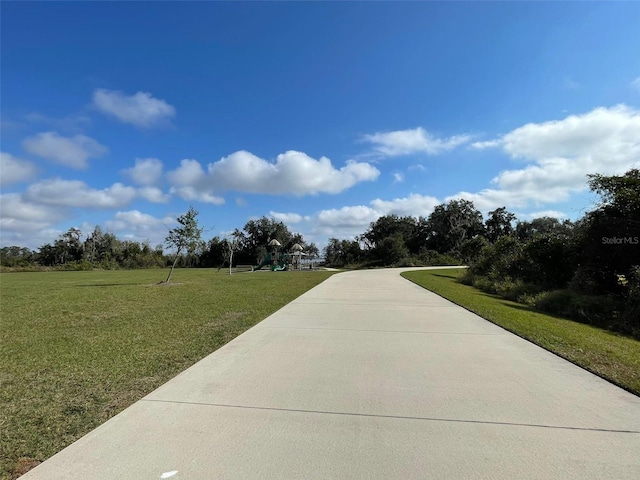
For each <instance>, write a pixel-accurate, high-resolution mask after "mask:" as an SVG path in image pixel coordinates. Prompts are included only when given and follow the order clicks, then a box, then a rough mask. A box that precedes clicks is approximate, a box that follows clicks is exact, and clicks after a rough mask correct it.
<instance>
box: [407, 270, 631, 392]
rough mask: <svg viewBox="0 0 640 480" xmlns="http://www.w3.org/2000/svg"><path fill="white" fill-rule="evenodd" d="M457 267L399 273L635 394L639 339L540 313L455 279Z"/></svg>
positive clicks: (457, 272)
mask: <svg viewBox="0 0 640 480" xmlns="http://www.w3.org/2000/svg"><path fill="white" fill-rule="evenodd" d="M461 273H462V270H461V269H460V270H458V269H451V270H423V271H414V272H405V273H403V274H402V275H403V276H404V277H405V278H407V279H408V280H411V281H412V282H414V283H417V284H418V285H420V286H422V287H424V288H426V289H428V290H431V291H432V292H434V293H436V294H438V295H440V296H442V297H444V298H446V299H448V300H451V301H452V302H454V303H456V304H458V305H460V306H462V307H464V308H466V309H468V310H471V311H472V312H474V313H476V314H478V315H479V316H481V317H482V318H485V319H487V320H489V321H490V322H493V323H495V324H496V325H499V326H501V327H503V328H505V329H506V330H509V331H510V332H513V333H515V334H516V335H518V336H520V337H523V338H525V339H527V340H529V341H531V342H533V343H535V344H536V345H540V346H541V347H543V348H545V349H547V350H549V351H551V352H553V353H555V354H557V355H559V356H561V357H563V358H566V359H567V360H569V361H571V362H573V363H575V364H576V365H579V366H581V367H583V368H585V369H587V370H589V371H590V372H593V373H595V374H596V375H599V376H600V377H602V378H604V379H606V380H609V381H610V382H612V383H615V384H616V385H619V386H621V387H622V388H624V389H626V390H629V391H630V392H632V393H635V394H636V395H640V341H638V340H635V339H633V338H630V337H625V336H622V335H619V334H616V333H612V332H609V331H607V330H602V329H600V328H595V327H591V326H589V325H584V324H582V323H577V322H574V321H571V320H567V319H564V318H559V317H554V316H550V315H545V314H543V313H540V312H537V311H535V310H533V309H531V308H529V307H527V306H525V305H521V304H519V303H516V302H511V301H509V300H505V299H503V298H501V297H498V296H496V295H490V294H487V293H484V292H482V291H480V290H477V289H475V288H473V287H470V286H467V285H463V284H461V283H458V282H457V281H456V279H457V277H458V276H459V275H460V274H461Z"/></svg>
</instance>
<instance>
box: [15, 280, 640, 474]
mask: <svg viewBox="0 0 640 480" xmlns="http://www.w3.org/2000/svg"><path fill="white" fill-rule="evenodd" d="M399 272H400V270H378V271H360V272H349V273H341V274H338V275H335V276H333V277H332V278H330V279H329V280H327V281H326V282H324V283H322V284H321V285H319V286H318V287H316V288H314V289H313V290H310V291H309V292H307V293H306V294H304V295H302V296H301V297H299V298H298V299H297V300H295V301H293V302H292V303H290V304H289V305H287V306H286V307H284V308H282V309H281V310H279V311H278V312H276V313H275V314H273V315H272V316H270V317H269V318H267V319H266V320H264V321H263V322H261V323H260V324H258V325H257V326H255V327H254V328H252V329H251V330H249V331H247V332H246V333H244V334H243V335H241V336H240V337H238V338H237V339H235V340H234V341H232V342H231V343H229V344H227V345H226V346H224V347H223V348H221V349H219V350H218V351H216V352H215V353H213V354H212V355H210V356H208V357H207V358H205V359H204V360H202V361H201V362H199V363H197V364H196V365H194V366H193V367H191V368H190V369H188V370H186V371H185V372H183V373H182V374H180V375H178V376H177V377H176V378H174V379H173V380H171V381H170V382H168V383H167V384H165V385H164V386H162V387H160V388H159V389H158V390H156V391H155V392H153V393H151V394H150V395H148V396H147V397H145V398H144V399H143V400H141V401H139V402H137V403H136V404H134V405H133V406H131V407H130V408H128V409H127V410H125V411H124V412H122V413H121V414H119V415H118V416H116V417H114V418H113V419H111V420H110V421H108V422H107V423H105V424H104V425H102V426H101V427H99V428H97V429H96V430H94V431H93V432H91V433H90V434H88V435H87V436H85V437H84V438H82V439H81V440H79V441H78V442H76V443H75V444H73V445H71V446H70V447H68V448H67V449H65V450H64V451H62V452H61V453H59V454H58V455H56V456H54V457H53V458H51V459H50V460H48V461H47V462H45V463H43V464H42V465H40V466H39V467H37V468H36V469H35V470H33V471H31V472H30V473H28V474H27V475H26V476H25V477H23V478H25V479H46V480H53V479H61V478H65V479H86V480H90V479H96V480H99V479H109V480H124V479H136V480H139V479H158V478H175V479H188V480H196V479H202V480H205V479H206V480H209V479H224V478H235V479H327V478H336V479H350V478H361V479H373V478H376V479H410V478H414V479H423V478H434V479H461V478H473V479H476V478H492V479H498V478H504V479H523V478H549V479H567V478H575V479H590V478H591V479H598V480H601V479H623V478H629V479H634V480H637V479H638V478H640V399H639V398H638V397H635V396H634V395H631V394H630V393H627V392H625V391H623V390H621V389H619V388H617V387H615V386H613V385H611V384H609V383H607V382H605V381H604V380H601V379H600V378H598V377H596V376H594V375H592V374H590V373H588V372H586V371H584V370H582V369H580V368H578V367H576V366H574V365H572V364H571V363H569V362H566V361H564V360H562V359H560V358H558V357H556V356H554V355H552V354H551V353H548V352H546V351H545V350H542V349H540V348H538V347H536V346H534V345H532V344H530V343H528V342H526V341H524V340H522V339H520V338H518V337H516V336H514V335H512V334H510V333H508V332H506V331H505V330H502V329H501V328H499V327H496V326H494V325H493V324H491V323H489V322H486V321H484V320H482V319H481V318H479V317H477V316H476V315H474V314H472V313H469V312H468V311H466V310H464V309H462V308H460V307H458V306H456V305H454V304H452V303H450V302H448V301H446V300H443V299H442V298H440V297H438V296H436V295H434V294H432V293H430V292H428V291H426V290H423V289H422V288H420V287H418V286H416V285H414V284H412V283H410V282H409V281H407V280H405V279H403V278H401V277H400V275H399ZM276 275H277V274H276ZM301 275H303V273H301Z"/></svg>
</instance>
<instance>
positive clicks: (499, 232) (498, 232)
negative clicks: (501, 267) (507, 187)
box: [484, 207, 516, 243]
mask: <svg viewBox="0 0 640 480" xmlns="http://www.w3.org/2000/svg"><path fill="white" fill-rule="evenodd" d="M515 221H516V216H515V215H514V214H513V213H511V212H509V211H507V209H506V208H505V207H500V208H496V209H495V210H493V211H491V212H489V217H488V218H487V220H486V221H485V222H484V226H485V236H486V238H487V240H489V241H490V242H491V243H495V242H496V240H498V239H499V238H500V237H502V236H504V235H511V234H512V233H513V232H514V228H513V222H515Z"/></svg>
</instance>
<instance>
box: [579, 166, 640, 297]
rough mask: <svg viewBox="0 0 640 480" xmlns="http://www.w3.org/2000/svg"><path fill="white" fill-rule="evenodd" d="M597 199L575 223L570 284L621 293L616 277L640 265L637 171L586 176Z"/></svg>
mask: <svg viewBox="0 0 640 480" xmlns="http://www.w3.org/2000/svg"><path fill="white" fill-rule="evenodd" d="M589 187H590V188H591V190H592V191H594V192H596V193H598V194H599V195H600V197H601V199H600V204H599V205H598V207H597V208H596V209H594V210H593V211H591V212H589V213H587V214H586V215H585V217H584V218H583V219H582V221H581V222H580V223H579V227H578V235H579V242H578V243H579V246H578V251H579V254H580V268H579V271H578V272H577V273H576V278H575V279H574V282H572V283H573V285H574V287H575V288H577V289H579V290H582V291H584V292H586V293H591V292H595V293H616V294H622V292H623V291H624V288H623V287H622V286H621V285H620V284H619V282H618V275H627V276H630V277H631V276H632V275H633V272H634V271H635V270H634V268H635V267H636V266H638V265H640V170H639V169H631V170H629V171H628V172H627V173H625V174H624V175H613V176H603V175H589Z"/></svg>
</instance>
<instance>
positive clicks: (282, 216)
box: [269, 211, 309, 225]
mask: <svg viewBox="0 0 640 480" xmlns="http://www.w3.org/2000/svg"><path fill="white" fill-rule="evenodd" d="M269 215H270V216H271V217H273V218H274V219H276V220H278V221H279V222H283V223H285V224H287V225H288V224H290V223H300V222H302V221H303V220H309V217H303V216H302V215H299V214H297V213H280V212H274V211H271V212H269Z"/></svg>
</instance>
